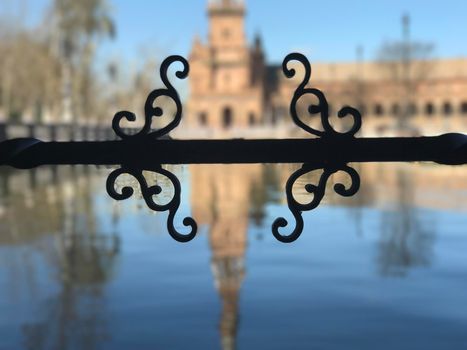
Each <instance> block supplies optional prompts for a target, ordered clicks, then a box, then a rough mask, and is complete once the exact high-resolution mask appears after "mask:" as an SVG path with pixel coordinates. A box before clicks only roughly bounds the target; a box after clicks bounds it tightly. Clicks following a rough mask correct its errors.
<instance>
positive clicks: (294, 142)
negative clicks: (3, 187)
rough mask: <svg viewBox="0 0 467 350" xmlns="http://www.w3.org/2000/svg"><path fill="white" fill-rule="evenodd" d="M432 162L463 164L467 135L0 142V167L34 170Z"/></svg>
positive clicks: (26, 140)
mask: <svg viewBox="0 0 467 350" xmlns="http://www.w3.org/2000/svg"><path fill="white" fill-rule="evenodd" d="M411 161H432V162H437V163H441V164H450V165H456V164H467V136H466V135H463V134H446V135H442V136H436V137H417V138H402V137H397V138H353V137H339V138H320V139H285V140H242V139H234V140H170V139H168V140H160V139H151V138H143V139H137V140H123V141H106V142H41V141H39V140H35V139H15V140H8V141H4V142H2V143H0V165H9V166H13V167H17V168H33V167H37V166H40V165H62V164H95V165H116V164H125V165H131V166H135V167H140V168H141V167H142V168H144V167H145V166H148V167H151V166H153V165H154V164H215V163H225V164H233V163H322V164H326V163H330V162H333V163H347V162H411Z"/></svg>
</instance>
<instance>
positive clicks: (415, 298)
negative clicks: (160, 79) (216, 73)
mask: <svg viewBox="0 0 467 350" xmlns="http://www.w3.org/2000/svg"><path fill="white" fill-rule="evenodd" d="M356 168H357V169H358V170H359V172H360V174H361V178H362V186H361V190H360V192H359V193H358V194H357V195H356V196H355V197H353V198H341V197H339V196H337V195H336V194H333V193H332V189H331V187H330V188H329V190H328V195H327V197H326V199H325V201H324V203H323V205H322V206H320V207H319V208H318V209H317V210H315V211H314V212H309V213H304V219H305V230H304V233H303V235H302V236H301V237H300V239H299V240H298V241H297V242H295V243H293V244H290V245H284V244H282V243H279V242H277V241H276V240H275V239H274V237H273V236H272V234H271V224H272V222H273V221H274V220H275V218H277V217H279V216H285V217H286V218H287V219H291V217H292V216H291V215H290V214H289V213H288V208H287V205H286V200H285V195H284V193H283V187H284V184H285V181H286V180H287V178H288V176H289V175H290V174H291V173H292V172H293V170H294V168H293V167H292V166H269V165H249V166H246V165H245V166H241V165H237V166H220V165H219V166H192V167H174V168H171V170H172V171H174V172H175V173H176V174H177V175H178V176H179V178H180V180H181V183H182V187H183V192H182V196H183V197H182V205H181V208H180V210H179V214H178V215H177V222H178V224H179V225H180V224H181V220H182V218H183V217H185V216H188V215H193V216H194V218H195V219H196V220H197V222H198V224H199V225H200V230H199V234H198V237H197V238H196V239H195V240H194V241H192V242H190V243H188V244H180V243H177V242H175V241H173V240H172V239H171V238H170V236H169V235H168V234H167V232H166V228H165V224H166V218H167V216H166V214H164V213H163V214H160V213H159V214H153V213H151V212H150V211H149V209H147V208H146V207H145V204H144V202H143V200H142V199H141V198H140V196H138V195H136V196H135V197H133V198H131V199H129V200H127V201H126V202H121V203H116V202H114V201H113V200H112V199H110V198H109V197H108V195H107V194H106V192H105V179H106V176H107V175H108V174H109V173H110V169H105V168H100V169H96V168H92V167H60V168H42V169H38V170H35V171H13V170H7V169H2V170H1V172H0V179H1V182H0V191H1V193H0V220H1V221H0V233H1V234H0V349H188V348H193V349H235V348H236V349H311V348H313V349H334V348H338V349H343V348H345V349H349V348H355V349H396V348H397V349H448V348H449V349H466V348H467V168H466V167H459V168H451V167H441V166H434V165H423V164H422V165H416V164H405V165H402V164H391V165H358V166H356ZM313 176H314V175H311V176H310V177H309V178H308V179H309V180H313V179H315V178H314V177H313ZM338 179H339V177H338V176H337V177H336V178H334V180H338ZM342 179H344V177H342ZM315 180H316V179H315ZM124 181H128V182H131V179H124ZM331 185H332V184H331ZM298 190H299V191H300V189H298ZM302 191H303V190H302ZM304 195H305V193H304V192H302V193H299V197H300V196H304Z"/></svg>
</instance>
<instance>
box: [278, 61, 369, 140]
mask: <svg viewBox="0 0 467 350" xmlns="http://www.w3.org/2000/svg"><path fill="white" fill-rule="evenodd" d="M293 61H297V62H299V63H300V64H301V65H302V67H303V69H304V76H303V79H302V82H301V83H300V84H299V86H298V87H297V89H296V90H295V93H294V95H293V97H292V101H291V103H290V115H291V117H292V120H293V121H294V123H295V124H297V125H298V126H299V127H300V128H302V129H303V130H305V131H306V132H308V133H310V134H312V135H315V136H318V137H342V136H348V137H354V136H355V134H356V133H357V132H358V131H359V130H360V128H361V127H362V116H361V114H360V112H359V111H358V110H357V109H355V108H353V107H349V106H346V107H343V108H342V109H341V110H339V112H338V113H337V116H338V117H339V118H345V117H347V116H351V117H352V118H353V125H352V127H351V128H350V130H348V131H347V132H339V131H337V130H335V129H334V128H333V127H332V125H331V123H330V122H329V104H328V102H327V100H326V97H325V96H324V94H323V92H322V91H320V90H318V89H315V88H307V85H308V84H309V82H310V78H311V65H310V62H309V61H308V59H307V58H306V57H305V56H304V55H302V54H300V53H291V54H289V55H288V56H287V57H286V58H285V59H284V62H283V63H282V70H283V72H284V74H285V76H286V77H287V78H289V79H292V78H294V77H295V75H296V74H297V70H296V69H295V68H289V65H290V63H291V62H293ZM306 95H311V96H314V97H316V98H317V100H318V103H317V104H310V105H309V106H308V113H309V114H312V115H313V114H319V115H320V116H321V124H322V126H323V130H317V129H315V128H313V127H311V126H309V125H308V124H306V123H305V122H304V121H303V120H302V119H301V118H300V116H299V114H298V110H297V104H298V102H299V101H300V99H302V98H303V97H304V96H306Z"/></svg>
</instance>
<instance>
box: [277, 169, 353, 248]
mask: <svg viewBox="0 0 467 350" xmlns="http://www.w3.org/2000/svg"><path fill="white" fill-rule="evenodd" d="M319 169H321V168H320V167H317V166H314V165H311V164H304V165H303V166H302V168H300V169H299V170H298V171H296V172H295V173H294V174H292V176H290V178H289V180H288V181H287V184H286V195H287V205H288V207H289V210H290V211H291V213H292V215H293V216H294V218H295V227H294V228H293V230H292V232H291V233H290V234H289V235H283V234H281V233H280V232H279V229H280V228H284V227H287V226H288V225H289V222H288V221H287V220H286V219H285V218H283V217H281V218H278V219H276V220H275V221H274V223H273V225H272V234H273V235H274V237H275V238H276V239H277V240H279V241H280V242H283V243H292V242H294V241H296V240H297V239H298V238H299V237H300V235H301V234H302V232H303V226H304V223H303V218H302V212H303V211H310V210H313V209H316V208H317V207H318V206H319V204H320V203H321V201H322V199H323V198H324V195H325V192H326V184H327V182H328V180H329V178H330V177H331V176H332V175H333V174H335V173H338V172H344V173H346V174H347V175H348V176H349V177H350V180H351V184H350V186H349V187H346V186H345V185H344V184H342V183H337V184H335V185H334V191H335V192H336V193H337V194H339V195H341V196H343V197H351V196H353V195H355V194H356V193H357V192H358V190H359V189H360V176H359V175H358V173H357V171H356V170H355V169H353V168H351V167H350V166H348V165H340V166H328V167H325V168H324V169H323V173H322V174H321V177H320V179H319V182H318V184H317V185H315V184H311V183H307V184H306V185H305V190H306V192H307V193H309V194H310V195H312V198H311V200H310V201H308V202H306V203H300V202H299V201H298V200H297V199H296V197H295V196H294V192H293V188H294V186H295V184H296V183H297V181H298V180H299V179H300V178H302V177H303V176H305V175H307V174H309V173H311V172H313V171H315V170H319Z"/></svg>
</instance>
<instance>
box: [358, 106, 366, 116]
mask: <svg viewBox="0 0 467 350" xmlns="http://www.w3.org/2000/svg"><path fill="white" fill-rule="evenodd" d="M357 109H358V111H359V112H360V114H361V115H362V116H363V115H364V114H366V106H365V105H359V106H358V108H357Z"/></svg>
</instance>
